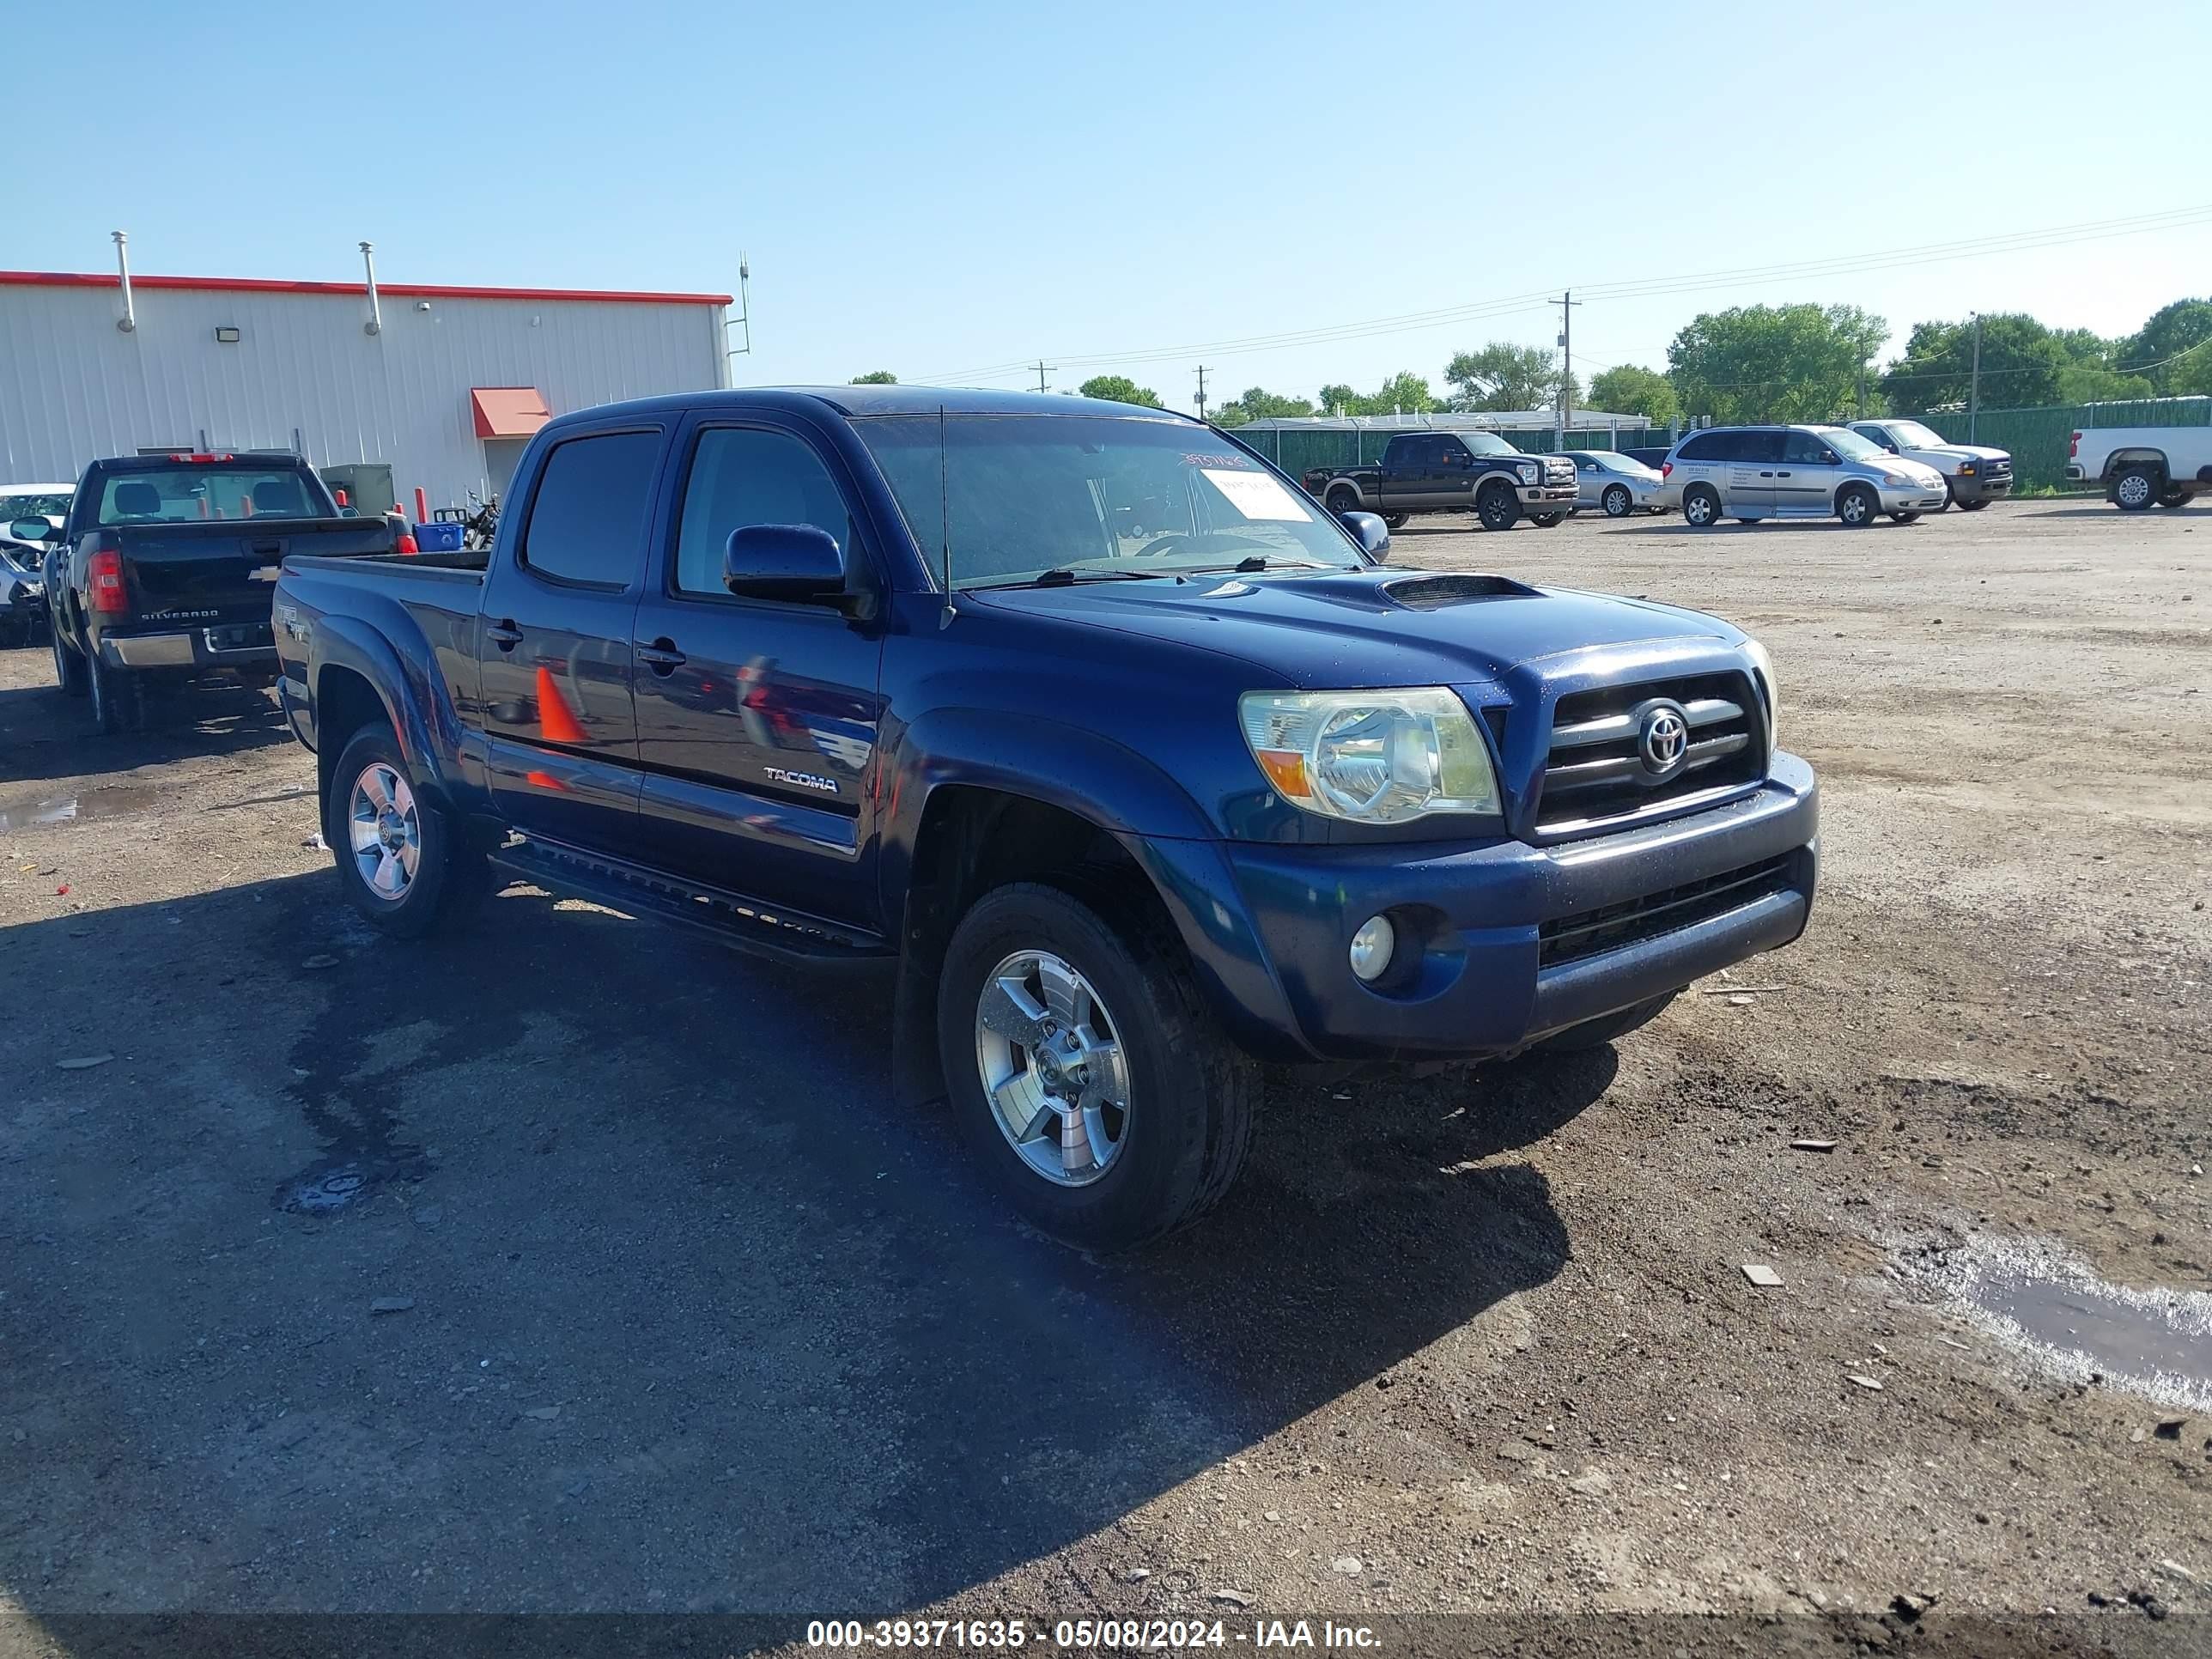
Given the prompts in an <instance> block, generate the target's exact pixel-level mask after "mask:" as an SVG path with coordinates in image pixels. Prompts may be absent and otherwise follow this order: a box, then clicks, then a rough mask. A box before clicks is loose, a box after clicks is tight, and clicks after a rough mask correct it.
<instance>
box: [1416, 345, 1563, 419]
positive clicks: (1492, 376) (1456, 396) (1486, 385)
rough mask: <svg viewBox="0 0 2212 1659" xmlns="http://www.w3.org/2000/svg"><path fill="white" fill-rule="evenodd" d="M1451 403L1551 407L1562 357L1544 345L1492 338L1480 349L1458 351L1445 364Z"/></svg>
mask: <svg viewBox="0 0 2212 1659" xmlns="http://www.w3.org/2000/svg"><path fill="white" fill-rule="evenodd" d="M1444 379H1445V380H1448V381H1449V382H1450V383H1451V388H1452V391H1451V397H1450V398H1449V407H1451V408H1453V409H1455V410H1462V412H1466V411H1472V410H1498V409H1549V408H1551V407H1552V406H1553V404H1557V403H1558V402H1559V385H1560V380H1559V354H1558V353H1557V352H1555V351H1553V350H1551V349H1548V348H1547V347H1544V346H1522V345H1515V344H1513V343H1511V342H1510V341H1506V340H1492V342H1491V343H1489V344H1488V345H1486V346H1485V347H1483V349H1481V350H1480V351H1458V352H1454V353H1453V354H1452V360H1451V362H1449V363H1447V364H1445V365H1444Z"/></svg>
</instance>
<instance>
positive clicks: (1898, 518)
mask: <svg viewBox="0 0 2212 1659" xmlns="http://www.w3.org/2000/svg"><path fill="white" fill-rule="evenodd" d="M1919 517H1920V515H1919V514H1918V513H1891V514H1890V515H1889V520H1890V522H1891V523H1892V524H1912V523H1914V522H1916V521H1917V520H1918V519H1919Z"/></svg>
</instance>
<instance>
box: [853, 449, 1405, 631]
mask: <svg viewBox="0 0 2212 1659" xmlns="http://www.w3.org/2000/svg"><path fill="white" fill-rule="evenodd" d="M853 428H854V431H856V432H857V433H859V434H860V439H861V441H862V442H864V443H866V445H867V447H868V449H869V452H870V453H872V454H873V455H874V456H875V458H876V463H877V465H879V466H881V467H882V468H883V470H884V477H886V478H888V479H889V480H890V486H891V493H892V494H893V495H896V497H897V498H898V504H899V510H900V511H901V512H902V513H905V515H906V521H907V527H908V529H909V530H911V531H912V532H914V539H915V545H916V546H917V547H919V548H921V550H922V552H923V554H924V556H926V557H927V560H928V562H929V569H930V574H931V575H932V576H933V577H935V578H937V579H938V580H943V577H944V573H945V540H946V532H947V530H948V529H949V530H950V532H951V573H952V586H954V587H956V588H962V587H981V586H1006V585H1011V584H1016V583H1020V582H1026V581H1030V580H1035V579H1036V578H1037V577H1039V576H1042V575H1043V574H1046V573H1047V572H1048V571H1066V572H1068V573H1070V576H1071V577H1072V579H1073V580H1114V579H1116V578H1125V577H1129V576H1140V575H1145V576H1171V575H1174V574H1177V573H1179V572H1180V573H1188V572H1191V571H1195V570H1233V569H1236V568H1237V567H1238V566H1239V565H1243V566H1244V568H1248V569H1254V570H1259V569H1296V568H1301V567H1304V568H1330V569H1341V570H1350V569H1356V568H1359V567H1360V566H1361V565H1362V564H1363V563H1364V560H1363V559H1362V557H1361V556H1360V554H1359V551H1358V549H1357V548H1356V547H1355V546H1353V544H1352V542H1351V541H1350V540H1349V539H1348V538H1346V535H1345V533H1344V532H1343V531H1341V530H1340V529H1339V528H1338V527H1337V526H1336V525H1335V524H1334V522H1333V521H1331V520H1329V519H1328V516H1327V515H1326V514H1325V513H1322V512H1321V511H1319V510H1318V509H1317V508H1316V507H1314V506H1313V505H1312V504H1311V503H1310V502H1309V501H1307V500H1306V499H1305V497H1304V495H1301V494H1300V493H1299V492H1298V491H1297V490H1296V489H1291V487H1289V486H1288V485H1286V484H1285V483H1283V482H1282V480H1281V479H1279V478H1278V477H1276V476H1275V475H1274V474H1273V473H1272V472H1270V471H1267V468H1265V467H1263V466H1261V465H1260V463H1259V462H1257V461H1255V460H1254V459H1252V458H1251V457H1250V456H1249V455H1247V454H1245V453H1243V451H1242V450H1240V449H1238V448H1237V447H1235V446H1234V445H1232V444H1229V443H1226V442H1225V441H1222V440H1221V439H1219V438H1218V437H1216V436H1214V435H1212V433H1210V432H1208V431H1206V429H1205V428H1203V427H1199V426H1193V425H1188V424H1186V423H1184V422H1180V421H1158V420H1121V419H1116V418H1115V417H1114V416H1087V415H1020V416H996V415H956V416H951V417H950V418H947V419H942V420H940V419H939V417H937V416H908V415H884V416H861V417H860V418H859V419H856V420H855V421H854V422H853ZM940 435H941V437H940ZM1255 560H1258V561H1264V562H1261V563H1254V562H1252V561H1255Z"/></svg>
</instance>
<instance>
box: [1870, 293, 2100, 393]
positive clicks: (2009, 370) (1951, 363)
mask: <svg viewBox="0 0 2212 1659" xmlns="http://www.w3.org/2000/svg"><path fill="white" fill-rule="evenodd" d="M1981 349H1982V357H1981V362H1982V369H1981V404H1982V407H1983V408H1984V409H2033V408H2034V407H2036V406H2037V405H2039V404H2055V403H2058V402H2060V401H2062V399H2061V397H2060V393H2059V384H2058V382H2059V377H2060V376H2061V375H2062V374H2064V373H2065V371H2066V368H2067V367H2068V366H2069V363H2071V362H2072V361H2073V360H2072V358H2071V357H2070V356H2069V355H2068V353H2067V350H2066V348H2065V347H2064V346H2063V345H2062V344H2061V343H2059V338H2058V337H2057V335H2055V334H2053V333H2052V332H2051V331H2050V330H2049V329H2047V328H2045V326H2044V325H2042V324H2041V323H2039V322H2037V321H2036V320H2035V319H2034V318H2033V317H2029V316H2026V315H2023V314H2021V313H2017V312H2005V313H1999V314H1996V315H1994V316H1987V317H1984V318H1983V319H1982V348H1981ZM1973 380H1974V325H1973V323H1972V319H1969V320H1967V321H1966V322H1962V323H1945V322H1929V323H1916V324H1915V325H1913V329H1912V333H1911V336H1910V337H1908V338H1907V339H1906V341H1905V356H1903V357H1901V358H1900V359H1899V360H1898V361H1897V362H1894V363H1892V364H1891V365H1890V366H1889V370H1888V372H1887V374H1884V375H1883V376H1882V377H1881V389H1882V394H1883V395H1884V396H1885V397H1887V398H1888V399H1889V403H1890V407H1891V408H1893V409H1900V410H1915V409H1936V408H1940V407H1942V405H1944V404H1964V403H1966V401H1967V400H1968V398H1969V397H1970V396H1971V395H1972V386H1973Z"/></svg>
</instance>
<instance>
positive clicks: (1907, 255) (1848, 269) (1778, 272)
mask: <svg viewBox="0 0 2212 1659" xmlns="http://www.w3.org/2000/svg"><path fill="white" fill-rule="evenodd" d="M2208 223H2212V203H2199V204H2195V205H2192V206H2189V207H2179V208H2169V209H2166V210H2163V211H2161V212H2157V213H2149V214H2139V215H2135V216H2129V217H2124V218H2116V219H2094V220H2087V221H2084V222H2080V223H2076V224H2071V225H2052V226H2046V227H2044V228H2040V229H2035V230H2021V231H2012V232H2007V233H2004V234H1999V235H1992V236H1981V237H1970V238H1966V239H1964V240H1958V241H1950V242H1927V243H1921V244H1919V245H1917V246H1911V247H1902V248H1891V249H1887V250H1883V251H1877V252H1862V253H1852V254H1843V255H1838V256H1835V257H1833V258H1826V259H1810V260H1800V261H1796V262H1794V263H1790V264H1772V265H1747V266H1739V267H1735V268H1732V269H1729V270H1705V271H1692V272H1685V273H1680V274H1677V275H1674V276H1652V277H1638V278H1626V279H1621V280H1619V281H1615V282H1611V283H1587V284H1585V285H1584V287H1583V295H1584V296H1585V298H1589V299H1595V300H1628V299H1642V298H1646V297H1650V296H1652V295H1665V294H1685V293H1691V292H1694V291H1697V290H1698V289H1714V288H1727V287H1735V286H1748V285H1751V284H1754V283H1762V284H1763V283H1776V282H1782V281H1790V280H1796V279H1801V278H1810V277H1814V276H1845V275H1850V274H1851V273H1853V272H1856V271H1861V270H1894V269H1897V268H1899V267H1902V266H1906V265H1916V264H1940V263H1942V262H1944V261H1947V260H1952V259H1972V258H1989V257H1991V256H1993V255H1996V254H2002V253H2015V252H2026V251H2029V250H2031V249H2035V248H2042V247H2057V246H2064V245H2066V244H2069V243H2075V242H2087V241H2103V240H2112V239H2114V238H2118V237H2123V236H2139V235H2148V234H2155V233H2158V232H2160V231H2168V230H2183V229H2188V228H2193V227H2195V226H2197V225H2200V224H2208ZM1556 303H1557V301H1554V300H1551V299H1550V298H1549V297H1548V295H1547V292H1546V291H1545V290H1542V289H1539V290H1536V291H1535V292H1534V293H1529V294H1519V295H1508V296H1504V297H1502V298H1499V299H1494V300H1486V301H1474V302H1471V303H1469V304H1467V305H1461V306H1444V307H1437V308H1436V309H1434V310H1430V311H1417V312H1406V313H1400V314H1399V315H1396V316H1393V317H1379V318H1370V319H1366V320H1364V321H1360V322H1350V323H1337V324H1327V325H1317V326H1314V327H1310V328H1304V329H1291V330H1285V331H1278V332H1276V333H1273V334H1255V335H1245V336H1242V337H1236V338H1231V339H1226V340H1212V341H1202V342H1199V343H1194V344H1185V345H1177V346H1155V347H1146V348H1143V349H1130V350H1121V351H1111V352H1098V353H1090V354H1084V355H1078V356H1066V357H1065V358H1064V359H1063V361H1064V362H1067V363H1069V364H1072V365H1075V366H1079V367H1086V368H1090V367H1103V366H1105V365H1109V364H1121V363H1145V362H1161V361H1164V360H1166V359H1170V358H1175V357H1188V356H1198V355H1200V354H1205V355H1207V356H1243V355H1246V354H1249V353H1252V352H1261V351H1276V350H1284V349H1290V348H1291V347H1295V346H1304V345H1322V344H1329V343H1335V342H1337V341H1341V340H1352V339H1364V338H1371V337H1376V336H1378V335H1384V334H1400V333H1412V332H1416V331H1420V330H1423V329H1429V328H1437V327H1441V326H1443V325H1446V324H1448V323H1462V322H1470V321H1475V320H1479V319H1484V318H1491V317H1499V316H1504V315H1509V314H1511V313H1516V312H1521V311H1528V310H1534V309H1536V308H1538V307H1547V306H1549V305H1552V304H1556ZM1030 368H1031V365H1030V364H1029V363H1027V362H1018V363H994V364H989V365H987V366H985V367H984V368H971V369H964V370H961V371H958V372H957V373H954V374H942V375H936V374H933V375H928V376H926V377H924V378H925V379H927V380H990V379H996V378H1002V377H1003V376H1005V375H1006V374H1013V373H1018V372H1020V373H1025V372H1027V371H1028V370H1029V369H1030Z"/></svg>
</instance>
